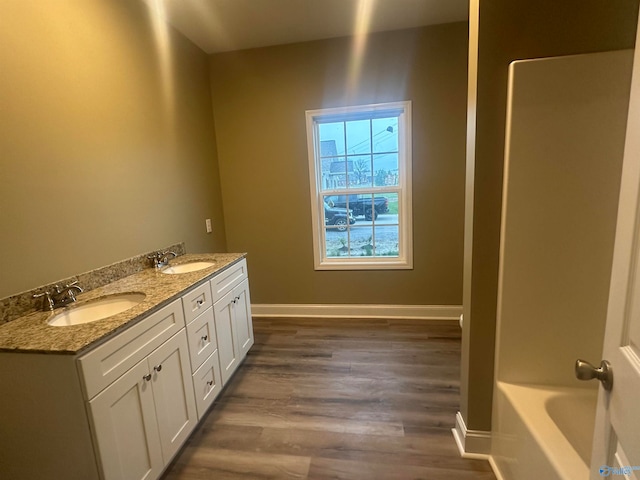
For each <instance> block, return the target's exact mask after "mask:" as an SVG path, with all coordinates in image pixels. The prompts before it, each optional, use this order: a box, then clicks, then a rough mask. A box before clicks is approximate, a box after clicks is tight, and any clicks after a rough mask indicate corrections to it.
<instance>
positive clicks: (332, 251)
mask: <svg viewBox="0 0 640 480" xmlns="http://www.w3.org/2000/svg"><path fill="white" fill-rule="evenodd" d="M325 239H326V241H325V243H326V247H327V252H326V256H327V257H328V258H336V257H347V256H349V236H348V234H347V232H340V231H338V230H336V229H334V228H332V229H329V228H327V234H326V237H325Z"/></svg>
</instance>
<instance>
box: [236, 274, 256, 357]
mask: <svg viewBox="0 0 640 480" xmlns="http://www.w3.org/2000/svg"><path fill="white" fill-rule="evenodd" d="M233 295H234V297H233V299H234V302H233V313H234V321H235V327H236V328H235V334H236V343H237V345H238V350H239V351H240V356H241V358H244V357H245V356H246V355H247V352H248V351H249V349H250V348H251V346H252V345H253V320H252V319H251V299H250V297H249V281H248V280H244V281H243V282H242V283H240V285H238V286H237V287H236V288H234V289H233Z"/></svg>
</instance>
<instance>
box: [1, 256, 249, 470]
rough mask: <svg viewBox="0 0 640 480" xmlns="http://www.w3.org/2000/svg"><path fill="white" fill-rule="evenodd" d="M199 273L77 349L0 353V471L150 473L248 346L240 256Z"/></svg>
mask: <svg viewBox="0 0 640 480" xmlns="http://www.w3.org/2000/svg"><path fill="white" fill-rule="evenodd" d="M200 282H201V283H200V284H198V285H196V286H195V287H193V286H192V287H186V288H188V291H186V292H184V293H181V294H180V295H182V296H181V297H180V298H176V297H175V296H174V297H173V298H175V300H173V301H171V303H168V304H167V305H165V306H163V307H161V308H159V307H158V306H156V307H152V310H151V311H150V313H149V312H147V313H146V314H143V315H145V316H144V317H143V318H139V319H136V320H135V321H134V322H132V325H130V326H127V327H126V328H123V329H122V330H121V331H119V332H117V333H114V335H113V336H111V337H110V338H109V339H108V340H106V341H104V342H103V343H100V344H99V345H97V346H95V347H93V348H91V349H90V350H87V351H84V352H82V353H78V354H46V353H43V352H42V351H34V352H24V351H22V352H10V351H0V385H4V386H6V388H5V391H4V392H3V396H2V400H1V401H0V404H1V405H2V408H0V431H1V435H0V478H2V479H4V478H7V479H8V478H11V479H14V478H15V479H21V480H42V479H44V478H47V479H48V478H61V479H62V478H64V479H65V480H157V479H158V478H159V477H160V475H162V472H163V471H164V469H165V468H166V466H167V465H168V464H169V462H170V461H171V460H172V458H173V457H174V456H175V454H176V453H177V452H178V450H179V449H180V448H181V447H182V445H184V443H185V441H186V440H187V438H188V437H189V435H190V434H191V432H192V431H193V429H194V428H195V426H196V424H197V422H198V421H199V419H201V418H202V417H203V416H204V415H205V413H206V412H207V410H208V409H209V408H210V407H211V405H212V403H213V401H214V399H215V398H216V396H217V395H218V394H219V393H220V391H221V389H222V387H223V385H224V384H226V383H227V382H228V381H229V378H230V376H231V374H232V373H233V371H235V369H236V368H237V366H238V365H239V363H240V362H241V361H242V359H243V358H244V356H245V355H246V352H247V350H248V349H249V348H250V346H251V345H252V344H253V328H252V322H251V306H250V299H249V286H248V280H247V267H246V261H245V260H244V259H242V260H240V261H237V262H235V263H233V264H231V265H229V266H228V267H226V268H224V269H223V270H221V271H218V272H217V273H215V274H213V275H212V276H210V277H205V278H202V279H201V280H200ZM69 328H70V330H69V332H70V334H71V332H74V330H72V329H71V327H69ZM76 331H79V330H76ZM84 333H85V332H82V334H84ZM221 365H222V366H223V368H222V369H221Z"/></svg>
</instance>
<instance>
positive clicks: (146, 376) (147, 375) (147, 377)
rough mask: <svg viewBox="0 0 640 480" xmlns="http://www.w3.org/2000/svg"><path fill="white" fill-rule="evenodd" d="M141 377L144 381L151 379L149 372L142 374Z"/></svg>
mask: <svg viewBox="0 0 640 480" xmlns="http://www.w3.org/2000/svg"><path fill="white" fill-rule="evenodd" d="M142 379H143V380H146V381H147V382H148V381H149V380H151V374H150V373H148V374H146V375H144V376H143V377H142Z"/></svg>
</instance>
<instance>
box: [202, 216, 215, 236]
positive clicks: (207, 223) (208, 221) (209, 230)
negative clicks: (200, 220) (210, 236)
mask: <svg viewBox="0 0 640 480" xmlns="http://www.w3.org/2000/svg"><path fill="white" fill-rule="evenodd" d="M204 222H205V224H206V225H207V233H211V232H213V228H212V227H211V219H210V218H207V219H206V220H205V221H204Z"/></svg>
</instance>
